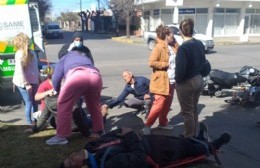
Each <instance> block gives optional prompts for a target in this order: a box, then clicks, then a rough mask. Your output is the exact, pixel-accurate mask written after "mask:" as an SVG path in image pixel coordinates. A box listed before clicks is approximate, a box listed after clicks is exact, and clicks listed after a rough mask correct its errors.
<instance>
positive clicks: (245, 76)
mask: <svg viewBox="0 0 260 168" xmlns="http://www.w3.org/2000/svg"><path fill="white" fill-rule="evenodd" d="M259 76H260V70H258V69H256V68H254V67H252V66H243V67H242V68H241V69H240V71H239V72H234V73H230V72H226V71H222V70H218V69H213V70H211V72H210V74H209V75H208V76H206V77H205V78H204V88H203V91H202V94H203V95H210V96H216V97H227V96H234V94H236V93H237V92H238V91H241V90H248V89H249V88H250V87H252V86H255V85H256V83H257V82H256V81H257V79H258V78H259Z"/></svg>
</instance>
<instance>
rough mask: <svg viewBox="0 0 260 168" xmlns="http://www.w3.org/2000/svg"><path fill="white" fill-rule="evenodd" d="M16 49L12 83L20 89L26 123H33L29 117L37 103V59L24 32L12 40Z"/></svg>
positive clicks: (32, 119)
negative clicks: (35, 98)
mask: <svg viewBox="0 0 260 168" xmlns="http://www.w3.org/2000/svg"><path fill="white" fill-rule="evenodd" d="M13 44H14V46H15V47H16V49H17V51H16V53H15V70H14V75H13V84H14V85H15V86H16V87H17V88H18V90H19V91H20V93H21V95H22V98H23V101H24V103H25V116H26V121H27V124H28V125H33V124H34V123H35V121H34V118H33V117H31V116H32V113H33V112H36V111H38V103H37V102H36V101H35V100H34V95H35V93H36V91H37V88H38V84H39V70H38V59H37V56H36V54H35V53H34V52H33V51H32V50H30V49H29V45H30V39H29V37H28V36H27V35H26V34H24V33H19V34H18V35H17V36H16V37H15V38H14V40H13Z"/></svg>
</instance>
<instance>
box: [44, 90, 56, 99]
mask: <svg viewBox="0 0 260 168" xmlns="http://www.w3.org/2000/svg"><path fill="white" fill-rule="evenodd" d="M47 96H50V97H51V96H54V90H53V89H51V90H48V91H46V92H45V97H47Z"/></svg>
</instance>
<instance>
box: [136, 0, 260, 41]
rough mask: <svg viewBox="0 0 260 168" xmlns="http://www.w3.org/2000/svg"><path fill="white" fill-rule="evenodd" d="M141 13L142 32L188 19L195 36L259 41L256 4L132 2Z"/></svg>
mask: <svg viewBox="0 0 260 168" xmlns="http://www.w3.org/2000/svg"><path fill="white" fill-rule="evenodd" d="M135 2H136V5H137V6H138V7H139V9H141V10H142V11H143V15H142V16H141V29H142V31H154V30H155V29H156V27H157V26H158V25H159V24H161V23H163V24H165V25H167V24H172V23H175V24H178V23H180V21H181V20H183V19H185V18H192V19H193V20H194V22H195V29H196V31H197V32H199V33H203V34H207V35H210V36H213V37H236V38H237V39H238V40H239V41H248V40H249V38H255V37H260V0H136V1H135Z"/></svg>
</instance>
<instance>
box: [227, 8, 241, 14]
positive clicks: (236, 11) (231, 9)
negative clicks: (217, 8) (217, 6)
mask: <svg viewBox="0 0 260 168" xmlns="http://www.w3.org/2000/svg"><path fill="white" fill-rule="evenodd" d="M226 13H240V9H238V8H226Z"/></svg>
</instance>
